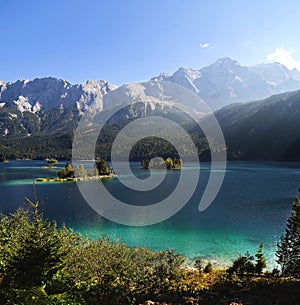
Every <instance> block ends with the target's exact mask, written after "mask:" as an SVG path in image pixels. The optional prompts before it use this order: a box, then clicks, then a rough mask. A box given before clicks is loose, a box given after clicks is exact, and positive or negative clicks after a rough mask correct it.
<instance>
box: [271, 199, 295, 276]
mask: <svg viewBox="0 0 300 305" xmlns="http://www.w3.org/2000/svg"><path fill="white" fill-rule="evenodd" d="M276 256H277V257H278V259H277V263H278V264H279V265H280V267H281V274H282V275H283V276H294V277H297V278H300V198H296V201H295V202H293V203H292V212H291V215H290V217H289V219H288V220H287V228H286V230H285V234H284V235H283V236H282V237H281V242H280V244H278V249H277V252H276Z"/></svg>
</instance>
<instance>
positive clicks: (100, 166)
mask: <svg viewBox="0 0 300 305" xmlns="http://www.w3.org/2000/svg"><path fill="white" fill-rule="evenodd" d="M96 168H97V170H98V174H99V175H101V176H102V175H110V169H109V167H108V165H107V163H106V161H105V160H103V159H101V160H99V161H96Z"/></svg>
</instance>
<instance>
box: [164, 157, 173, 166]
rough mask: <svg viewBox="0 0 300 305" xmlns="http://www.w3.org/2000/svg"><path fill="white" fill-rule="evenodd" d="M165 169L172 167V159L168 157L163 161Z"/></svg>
mask: <svg viewBox="0 0 300 305" xmlns="http://www.w3.org/2000/svg"><path fill="white" fill-rule="evenodd" d="M165 163H166V166H167V169H172V168H173V160H172V158H170V157H168V158H167V159H166V161H165Z"/></svg>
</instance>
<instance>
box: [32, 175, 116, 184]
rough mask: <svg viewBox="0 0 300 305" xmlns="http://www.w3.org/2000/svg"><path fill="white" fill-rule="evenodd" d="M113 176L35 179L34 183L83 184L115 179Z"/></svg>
mask: <svg viewBox="0 0 300 305" xmlns="http://www.w3.org/2000/svg"><path fill="white" fill-rule="evenodd" d="M115 177H116V175H115V174H110V175H97V176H86V177H68V178H59V177H45V178H44V177H41V178H35V179H34V182H38V183H43V182H53V183H57V182H62V183H64V182H84V181H95V180H104V179H110V178H115Z"/></svg>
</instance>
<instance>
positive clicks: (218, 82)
mask: <svg viewBox="0 0 300 305" xmlns="http://www.w3.org/2000/svg"><path fill="white" fill-rule="evenodd" d="M160 81H164V82H167V83H170V84H172V83H173V84H176V85H179V86H182V87H184V88H186V89H188V90H189V91H191V92H193V93H194V94H195V96H198V98H195V100H194V99H193V98H191V99H186V100H177V99H176V98H175V99H174V98H169V99H168V98H167V97H168V95H167V94H165V95H166V98H164V99H162V97H161V90H162V89H161V87H160V85H159V84H160ZM297 89H300V72H299V71H297V70H296V69H294V70H289V69H287V68H286V67H285V66H283V65H281V64H279V63H270V64H259V65H255V66H242V65H240V64H239V63H238V62H237V61H234V60H232V59H230V58H222V59H219V60H217V61H216V62H215V63H213V64H211V65H209V66H207V67H204V68H201V69H191V68H179V69H178V70H177V71H176V72H175V73H173V74H168V73H161V74H160V75H158V76H156V77H153V78H152V79H151V80H150V81H147V82H143V83H131V84H124V85H122V86H119V87H117V86H114V85H113V84H110V83H108V82H106V81H103V80H100V81H91V80H90V81H87V82H85V83H82V84H76V85H72V84H70V83H69V82H67V81H65V80H60V79H56V78H52V77H48V78H41V79H34V80H32V81H30V80H18V81H16V82H14V83H12V82H9V83H6V82H3V81H0V154H7V155H9V156H13V157H45V156H47V155H56V156H57V157H70V148H71V143H72V133H73V131H74V129H75V128H76V125H77V123H78V121H79V119H80V118H81V116H82V114H83V113H85V112H86V110H89V112H91V113H93V114H94V115H95V116H97V115H99V114H101V113H103V112H105V111H109V110H110V109H113V107H116V106H118V105H122V104H127V106H126V107H124V108H123V109H122V111H120V112H118V115H117V116H116V117H115V118H114V119H113V120H111V122H110V123H111V124H112V125H114V124H115V126H114V128H113V129H114V130H115V131H116V130H118V127H120V126H122V124H123V123H122V122H124V121H126V120H127V121H128V120H132V119H134V118H137V117H143V116H146V115H153V114H162V115H164V116H173V117H174V116H176V117H177V119H180V115H179V114H178V111H177V109H176V106H178V105H179V104H184V105H183V106H185V107H188V108H189V109H191V111H193V113H194V114H195V115H198V116H199V119H201V118H202V117H203V114H204V113H203V107H202V105H201V101H202V100H203V101H204V102H206V103H207V105H208V106H209V107H210V108H211V109H213V110H215V115H216V117H217V119H218V120H219V123H220V125H221V128H222V130H223V133H224V136H225V139H226V144H227V147H228V150H229V151H230V156H231V158H239V159H272V160H279V159H280V160H281V159H284V160H285V159H292V160H296V159H299V160H300V156H298V155H297V153H296V155H295V149H296V148H297V147H298V146H300V137H298V133H299V132H298V130H300V129H299V127H300V126H298V120H297V114H298V112H299V107H300V92H299V91H295V90H297ZM170 90H171V89H170ZM287 91H295V92H292V93H286V92H287ZM282 93H284V94H282ZM274 94H279V95H275V96H272V97H270V96H271V95H274ZM175 95H176V92H174V93H173V94H169V96H175ZM255 100H260V101H258V102H250V101H255ZM199 101H200V102H199ZM246 102H248V103H246ZM199 114H200V115H199ZM183 118H184V117H182V119H183ZM202 119H203V118H202ZM204 119H205V118H204ZM116 126H118V127H116ZM191 131H192V132H193V130H192V129H191ZM110 141H111V140H110ZM278 143H280V147H278V145H279V144H278ZM58 147H60V149H59V153H58V150H57V148H58Z"/></svg>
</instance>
